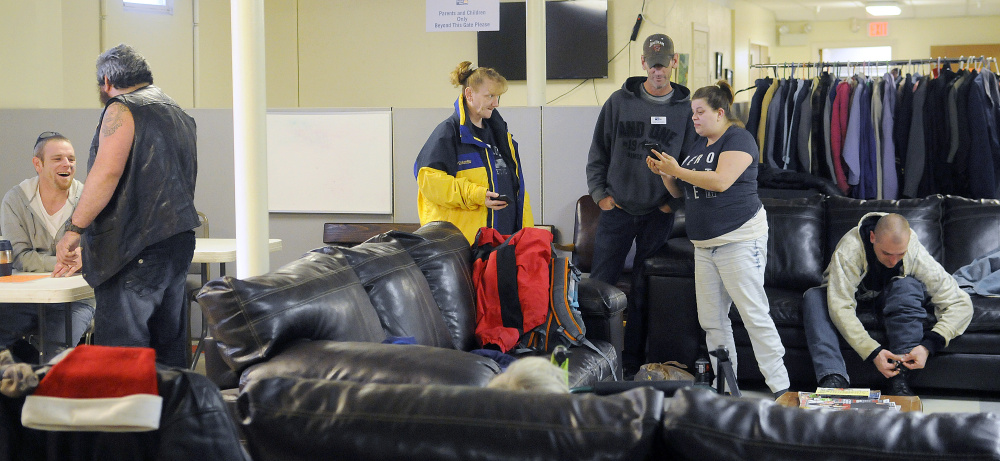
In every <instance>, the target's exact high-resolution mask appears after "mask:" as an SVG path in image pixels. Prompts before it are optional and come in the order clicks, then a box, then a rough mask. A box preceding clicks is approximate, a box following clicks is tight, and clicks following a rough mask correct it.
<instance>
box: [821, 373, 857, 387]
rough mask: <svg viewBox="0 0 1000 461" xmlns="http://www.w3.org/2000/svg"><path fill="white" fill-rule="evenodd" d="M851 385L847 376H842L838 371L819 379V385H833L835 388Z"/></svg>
mask: <svg viewBox="0 0 1000 461" xmlns="http://www.w3.org/2000/svg"><path fill="white" fill-rule="evenodd" d="M847 386H850V383H848V382H847V378H845V377H843V376H840V375H838V374H836V373H832V374H829V375H826V376H824V377H823V379H820V380H819V387H832V388H835V389H843V388H846V387H847Z"/></svg>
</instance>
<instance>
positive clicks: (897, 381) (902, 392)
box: [885, 371, 917, 397]
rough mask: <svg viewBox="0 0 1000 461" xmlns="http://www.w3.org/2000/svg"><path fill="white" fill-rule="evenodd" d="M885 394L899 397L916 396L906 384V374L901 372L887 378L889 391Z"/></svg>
mask: <svg viewBox="0 0 1000 461" xmlns="http://www.w3.org/2000/svg"><path fill="white" fill-rule="evenodd" d="M885 393H886V395H899V396H905V397H912V396H915V395H917V394H914V393H913V389H910V383H909V382H907V377H906V373H904V372H903V371H900V372H899V374H898V375H896V376H893V377H891V378H889V389H888V390H887V391H886V392H885Z"/></svg>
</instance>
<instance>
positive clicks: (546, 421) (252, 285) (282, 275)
mask: <svg viewBox="0 0 1000 461" xmlns="http://www.w3.org/2000/svg"><path fill="white" fill-rule="evenodd" d="M453 236H454V237H453ZM390 237H391V239H392V240H394V242H386V241H388V240H390V239H389V238H390ZM375 240H378V241H380V242H378V243H375V242H372V243H370V244H367V246H365V245H363V246H362V247H356V248H353V249H350V250H347V249H327V250H321V252H314V253H309V254H307V255H305V256H303V258H302V259H300V260H298V261H295V262H293V263H291V264H289V265H286V266H285V267H282V268H280V269H278V270H276V271H274V272H272V273H269V274H265V275H262V276H258V277H250V278H247V279H245V280H237V279H233V278H231V277H227V278H223V279H217V280H214V281H212V282H210V283H209V284H208V285H207V286H206V287H205V288H204V289H203V290H202V292H201V293H200V294H199V298H198V301H199V303H202V305H203V306H204V307H205V312H206V313H207V315H208V320H209V325H210V329H211V331H212V333H213V335H214V342H215V343H216V348H215V349H214V350H215V351H217V352H219V354H218V356H217V357H216V358H217V359H218V360H216V361H214V362H208V363H216V362H217V363H222V364H223V365H224V366H225V367H226V369H227V370H229V378H226V376H225V375H226V373H216V374H215V378H216V379H217V380H223V381H224V380H225V379H231V378H233V377H234V376H238V377H239V381H240V384H241V386H240V389H239V390H236V389H233V390H229V391H228V392H230V395H236V394H238V397H237V398H236V399H235V401H234V402H233V408H232V409H231V411H232V412H233V417H234V420H235V421H237V423H238V425H239V427H240V429H241V430H242V434H243V436H244V438H245V441H246V444H247V447H248V449H249V451H250V453H251V455H252V456H253V458H254V459H282V460H313V459H324V458H334V457H335V458H342V459H353V460H383V459H408V460H468V459H492V460H523V459H539V460H545V459H552V460H575V459H581V460H584V459H594V460H598V459H602V460H615V459H621V460H641V459H665V458H669V459H691V460H695V459H697V460H702V459H706V456H707V457H708V459H734V460H736V459H741V460H742V459H755V458H756V459H769V458H770V459H795V458H801V457H804V456H811V455H815V454H816V453H823V454H824V455H825V456H826V457H827V458H828V459H838V458H839V459H852V460H853V459H892V458H893V457H897V458H898V459H904V458H903V457H899V453H905V454H906V455H907V456H906V457H905V459H906V460H907V461H913V460H920V459H940V458H941V457H942V456H961V457H967V458H972V459H976V458H979V459H1000V446H998V445H997V444H996V443H995V441H996V440H997V438H998V437H1000V418H997V417H996V416H995V415H988V414H965V415H961V414H955V415H945V414H937V415H921V414H901V413H895V412H891V413H890V412H886V413H883V414H879V415H871V416H868V415H865V414H862V413H849V412H825V411H824V412H810V411H804V410H799V409H794V408H784V407H780V406H778V405H776V404H775V403H773V402H767V401H759V400H753V399H747V400H740V399H734V398H728V397H723V396H719V395H717V394H715V393H714V392H709V391H705V390H696V389H682V390H681V391H679V392H678V393H677V394H676V395H674V396H673V397H671V398H668V396H666V395H664V393H662V392H660V391H657V390H654V389H653V388H649V387H639V388H634V389H631V390H627V391H625V392H621V393H617V394H613V395H602V396H599V395H595V394H562V395H560V394H542V393H532V392H522V391H506V390H498V389H489V388H486V387H484V385H485V383H486V382H487V381H488V380H489V379H490V378H492V377H493V376H494V375H495V373H496V366H495V364H492V363H491V361H490V360H489V359H485V358H483V357H480V356H478V355H475V354H471V353H468V352H465V351H463V350H460V349H461V348H462V346H459V347H458V348H455V347H454V345H464V347H472V344H473V343H474V340H473V339H472V338H471V336H470V335H471V331H472V330H471V329H462V328H448V329H447V331H448V333H450V334H446V335H445V336H442V335H440V334H438V335H434V334H432V333H433V332H434V331H436V330H434V329H433V328H424V327H425V326H427V325H428V324H429V322H418V321H417V320H418V319H416V318H414V317H415V316H416V315H417V314H415V312H420V313H421V314H420V315H421V316H425V315H430V313H434V312H435V311H436V310H437V311H438V312H439V315H441V317H442V321H441V322H442V323H443V324H445V325H446V326H449V327H454V326H455V325H465V324H467V323H468V321H469V319H467V318H465V317H464V316H463V315H464V314H469V313H470V312H473V311H468V310H457V309H454V306H456V305H459V304H461V303H462V302H464V301H463V299H464V298H466V295H465V294H461V292H462V290H465V289H467V288H465V286H466V284H467V283H468V281H467V280H465V279H466V277H468V275H467V273H468V272H467V271H468V267H467V264H468V263H467V261H468V258H467V256H468V245H467V243H466V242H465V239H464V237H462V235H461V233H458V231H457V229H455V228H454V227H453V226H450V225H445V224H431V225H428V226H425V227H423V228H421V229H418V230H417V231H416V232H414V233H412V234H408V233H399V232H392V233H388V234H385V235H382V236H380V237H378V238H376V239H375ZM463 247H464V248H463ZM402 255H407V257H408V258H410V259H411V260H412V261H413V262H410V263H407V262H405V258H403V257H402ZM390 258H391V260H390ZM401 260H402V261H401ZM408 266H414V267H418V268H419V271H418V273H419V274H421V276H422V277H424V279H425V280H426V281H427V285H428V286H429V287H430V290H429V292H430V293H431V294H432V295H433V296H432V297H433V301H434V303H433V304H431V303H430V302H425V304H424V305H420V304H419V303H418V302H416V301H414V300H413V299H411V298H412V297H413V296H414V295H413V292H414V291H417V292H420V291H423V289H414V288H413V287H412V286H409V285H412V284H414V283H415V282H413V281H412V278H410V279H407V280H405V282H406V283H402V282H401V281H400V280H401V276H400V275H399V274H398V272H400V271H401V270H402V269H400V268H402V267H408ZM408 272H409V273H410V274H411V275H415V274H416V273H415V272H413V271H412V270H409V271H408ZM386 277H390V278H393V279H395V281H394V282H393V281H390V280H382V279H385V278H386ZM376 280H382V281H381V282H376ZM418 285H419V284H418ZM425 295H426V292H425ZM581 295H582V296H583V297H585V298H586V300H584V301H582V302H581V304H583V305H585V306H590V307H587V308H586V309H587V311H588V312H589V314H588V315H587V318H588V320H587V327H588V335H591V334H592V332H594V333H595V334H594V335H593V336H591V338H592V340H594V341H595V343H598V344H603V346H602V348H608V347H611V345H610V344H609V343H608V342H607V341H604V340H601V339H600V338H601V337H604V336H607V337H614V336H615V335H614V334H612V335H604V333H603V332H602V331H603V330H602V327H600V326H601V325H603V324H605V323H606V324H607V325H606V326H604V327H603V328H607V329H610V330H616V329H620V328H621V318H620V315H621V310H622V308H623V307H624V299H622V297H621V294H620V292H618V290H615V289H613V288H611V287H608V286H607V285H604V284H601V283H599V282H596V283H595V282H594V281H590V282H584V284H583V285H582V287H581ZM390 300H391V301H393V302H391V303H388V304H385V302H386V301H390ZM404 300H405V301H404ZM425 301H427V300H425ZM465 301H467V300H465ZM438 306H446V307H452V309H447V308H439V307H438ZM466 309H473V308H472V307H467V308H466ZM595 325H597V327H595ZM404 326H405V328H402V327H404ZM403 330H405V331H403ZM402 332H405V333H409V334H410V335H412V336H415V337H416V338H417V340H418V342H420V343H421V344H424V345H393V344H381V343H379V342H377V341H376V340H380V339H381V338H382V337H384V336H386V335H387V334H388V335H393V336H399V335H400V333H402ZM616 334H620V333H616ZM431 341H438V343H436V344H433V345H431V344H429V343H430V342H431ZM449 342H451V343H452V344H453V346H452V347H447V346H448V343H449ZM209 350H213V349H212V348H209ZM587 352H588V351H585V350H581V351H579V353H578V352H577V351H574V354H573V356H572V358H571V363H573V362H576V363H573V367H574V368H575V369H576V371H574V372H573V373H572V374H573V377H572V378H571V379H572V381H573V382H572V383H571V385H580V384H582V383H586V382H593V381H594V380H595V379H601V378H607V377H608V376H609V375H610V373H609V371H610V370H608V369H607V368H606V367H607V364H606V363H605V362H604V360H603V359H600V358H599V357H597V356H596V354H593V353H590V354H588V353H587ZM616 366H618V364H617V363H616ZM210 374H212V373H211V372H210ZM223 384H226V383H225V382H223ZM876 429H878V430H877V431H876ZM876 433H877V434H878V435H875V434H876ZM820 449H821V450H822V451H820Z"/></svg>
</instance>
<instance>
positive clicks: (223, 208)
mask: <svg viewBox="0 0 1000 461" xmlns="http://www.w3.org/2000/svg"><path fill="white" fill-rule="evenodd" d="M599 110H600V108H598V107H546V108H544V109H539V108H537V107H536V108H532V107H502V108H501V109H500V113H501V114H502V115H503V117H504V119H505V120H506V121H507V124H508V125H509V127H510V130H511V133H513V134H514V139H515V140H516V141H517V142H518V144H519V146H520V149H521V161H522V162H523V166H522V168H523V170H524V174H525V182H526V184H527V188H528V193H529V194H530V195H531V204H532V208H533V210H534V214H535V222H537V223H539V224H550V225H554V226H556V229H557V231H558V232H559V241H562V242H568V241H571V240H572V238H573V212H574V208H575V203H576V200H577V199H578V198H579V197H580V196H581V195H584V194H586V193H587V184H586V177H585V173H584V171H585V166H586V162H587V151H588V149H589V148H590V140H591V138H592V136H593V130H594V123H595V121H596V119H597V113H598V112H599ZM451 112H452V109H450V108H434V109H393V117H392V120H393V214H392V215H354V214H306V213H271V214H270V236H271V238H280V239H282V240H283V249H282V250H281V251H280V252H276V253H273V254H272V255H271V269H272V270H273V269H276V268H277V267H280V266H281V265H284V264H286V263H288V262H291V261H293V260H295V259H297V258H298V257H299V256H301V255H302V254H303V253H305V252H307V251H309V250H311V249H313V248H316V247H319V246H322V245H323V242H322V232H323V223H326V222H418V221H419V218H418V217H417V210H416V197H417V187H416V182H415V180H414V178H413V161H414V160H415V159H416V156H417V153H418V152H419V151H420V148H421V146H423V144H424V141H426V140H427V136H428V135H429V134H430V132H431V131H432V130H433V129H434V127H435V126H437V124H438V123H440V122H441V121H442V120H444V119H445V118H447V117H448V116H449V115H450V114H451ZM188 113H190V114H191V116H193V117H194V118H195V120H197V122H198V185H197V192H196V195H195V205H196V206H197V207H198V210H200V211H202V212H203V213H205V214H206V215H207V216H208V218H209V226H210V231H211V235H212V236H213V237H225V238H234V237H235V236H236V215H235V207H234V206H233V202H234V200H235V180H234V177H233V171H234V167H233V120H232V110H229V109H189V110H188ZM99 117H100V109H0V159H2V161H3V167H2V168H0V190H3V191H6V190H8V189H9V188H11V187H13V186H14V185H16V184H17V183H19V182H20V181H21V180H23V179H24V178H27V177H30V176H33V175H35V170H34V168H33V167H32V166H31V155H32V153H31V149H32V147H33V143H34V141H35V138H36V137H37V136H38V134H39V133H40V132H42V131H48V130H53V131H59V132H61V133H63V134H65V135H66V136H67V137H68V138H70V140H71V141H72V143H73V147H74V149H75V150H76V155H77V178H78V179H80V180H84V179H85V178H86V169H87V157H88V155H89V147H90V141H91V140H92V138H93V136H94V130H95V128H96V126H97V123H98V121H99V120H98V118H99ZM303 168H308V165H303ZM543 184H544V185H543ZM229 270H230V272H229V273H230V274H233V275H237V276H239V274H236V273H235V267H231V268H229ZM213 275H214V274H213Z"/></svg>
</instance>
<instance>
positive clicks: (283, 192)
mask: <svg viewBox="0 0 1000 461" xmlns="http://www.w3.org/2000/svg"><path fill="white" fill-rule="evenodd" d="M267 178H268V181H267V201H268V209H269V210H270V211H272V212H278V213H360V214H392V112H391V111H390V110H389V109H385V110H328V111H325V110H324V111H317V110H282V111H268V113H267Z"/></svg>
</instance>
